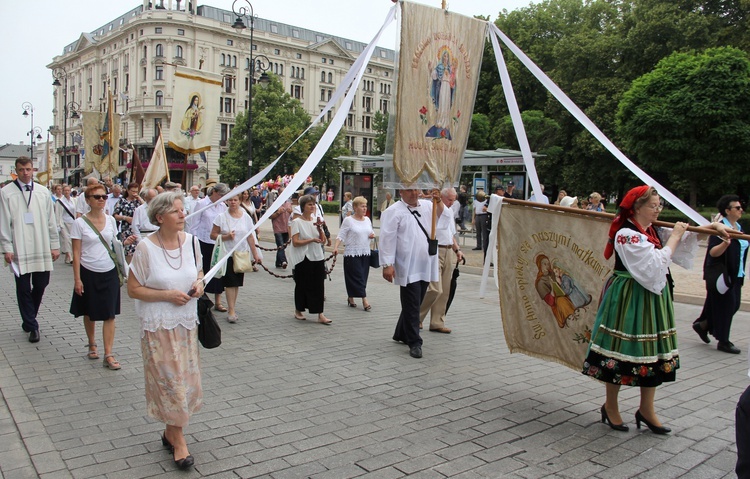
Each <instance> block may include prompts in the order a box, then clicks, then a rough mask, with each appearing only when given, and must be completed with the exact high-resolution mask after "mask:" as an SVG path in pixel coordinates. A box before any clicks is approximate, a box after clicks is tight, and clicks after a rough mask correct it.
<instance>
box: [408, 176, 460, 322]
mask: <svg viewBox="0 0 750 479" xmlns="http://www.w3.org/2000/svg"><path fill="white" fill-rule="evenodd" d="M457 197H458V194H457V193H456V190H455V189H454V188H443V190H442V191H441V192H440V198H441V199H442V202H443V205H444V206H445V207H444V208H443V214H442V216H443V217H444V218H441V221H440V222H439V224H440V226H439V227H438V228H437V232H436V234H435V237H436V238H437V240H438V254H437V256H438V258H439V261H440V279H439V280H438V281H433V282H431V283H430V286H429V287H428V288H427V293H425V296H424V299H423V300H422V306H421V307H420V310H419V329H422V323H423V322H424V318H425V317H426V316H427V313H430V331H433V332H436V333H445V334H450V332H451V330H450V329H449V328H446V327H445V315H446V309H447V308H446V307H447V305H448V295H449V294H450V287H451V280H452V279H453V267H454V266H455V264H456V261H461V258H463V257H464V254H463V253H462V252H461V249H460V248H459V247H458V242H457V241H456V237H455V235H456V222H455V221H454V219H453V210H452V209H451V207H452V206H453V204H454V203H455V202H456V198H457Z"/></svg>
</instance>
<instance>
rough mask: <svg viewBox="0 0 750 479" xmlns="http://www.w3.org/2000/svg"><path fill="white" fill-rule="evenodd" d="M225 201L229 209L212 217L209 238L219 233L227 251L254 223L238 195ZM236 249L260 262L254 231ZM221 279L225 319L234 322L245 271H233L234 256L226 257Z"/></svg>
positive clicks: (236, 318) (214, 238)
mask: <svg viewBox="0 0 750 479" xmlns="http://www.w3.org/2000/svg"><path fill="white" fill-rule="evenodd" d="M226 203H227V206H228V207H229V209H228V210H227V211H225V212H224V213H221V214H220V215H219V216H217V217H216V218H215V219H214V227H213V229H212V230H211V239H212V240H214V241H215V240H216V239H217V238H218V237H219V235H221V241H223V242H224V247H225V248H226V250H227V251H229V250H231V249H232V248H234V246H235V245H236V244H237V241H239V240H240V239H241V238H242V237H243V236H245V235H246V234H247V232H248V231H250V230H251V229H252V228H253V226H254V225H255V223H253V219H252V218H251V217H250V215H249V214H247V213H245V212H244V211H243V210H242V208H240V198H239V196H234V197H232V198H229V199H228V200H227V201H226ZM237 251H238V252H246V251H249V252H251V253H252V255H253V259H254V260H255V262H256V263H261V262H262V261H261V259H262V258H261V256H260V253H259V251H258V248H257V247H256V243H255V233H254V232H253V234H251V235H249V236H248V237H247V239H246V240H245V241H244V242H243V244H241V245H240V246H239V247H238V248H237ZM221 280H222V283H223V284H224V291H225V292H226V294H227V309H228V316H227V321H229V322H230V323H236V322H237V320H238V319H239V318H238V317H237V312H236V311H235V305H236V304H237V295H238V293H239V289H240V286H242V285H243V284H244V280H245V273H235V272H234V258H232V257H231V256H230V257H229V258H228V259H227V271H226V273H224V276H223V277H222V278H221Z"/></svg>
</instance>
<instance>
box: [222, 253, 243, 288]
mask: <svg viewBox="0 0 750 479" xmlns="http://www.w3.org/2000/svg"><path fill="white" fill-rule="evenodd" d="M221 282H222V284H223V285H224V287H225V288H239V287H240V286H242V285H243V284H244V283H245V273H235V272H234V258H232V257H231V256H230V257H229V258H228V259H227V272H226V273H224V276H222V277H221Z"/></svg>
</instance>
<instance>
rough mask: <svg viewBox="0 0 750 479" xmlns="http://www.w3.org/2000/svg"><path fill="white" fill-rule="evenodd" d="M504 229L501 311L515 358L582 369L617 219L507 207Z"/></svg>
mask: <svg viewBox="0 0 750 479" xmlns="http://www.w3.org/2000/svg"><path fill="white" fill-rule="evenodd" d="M499 216H500V218H499V220H498V221H499V223H498V226H497V231H498V232H499V237H498V247H497V254H498V263H497V264H498V268H497V271H498V273H497V274H498V277H499V280H500V311H501V314H502V320H503V331H504V333H505V341H506V343H507V345H508V349H509V350H510V352H511V353H516V352H518V353H523V354H527V355H529V356H534V357H537V358H541V359H544V360H547V361H553V362H556V363H560V364H563V365H565V366H568V367H570V368H572V369H575V370H580V369H581V366H582V365H583V360H584V357H585V356H586V350H587V347H588V343H589V340H590V339H591V328H592V326H593V324H594V319H595V318H596V311H597V308H598V307H599V300H600V295H601V290H602V287H603V286H604V283H605V281H606V279H607V278H608V277H609V276H610V274H611V273H612V268H613V265H614V259H610V260H605V259H604V246H605V245H606V242H607V232H608V231H609V225H610V221H608V220H606V219H600V218H590V217H584V216H580V215H577V214H575V213H567V212H559V211H551V210H546V209H542V208H532V207H525V206H516V205H510V204H505V205H503V206H502V208H501V209H500V215H499Z"/></svg>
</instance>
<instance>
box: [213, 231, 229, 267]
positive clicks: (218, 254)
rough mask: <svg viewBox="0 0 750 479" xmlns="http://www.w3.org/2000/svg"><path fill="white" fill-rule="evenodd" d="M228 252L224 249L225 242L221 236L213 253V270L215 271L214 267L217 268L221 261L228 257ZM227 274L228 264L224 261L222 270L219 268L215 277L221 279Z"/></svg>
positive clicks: (217, 239)
mask: <svg viewBox="0 0 750 479" xmlns="http://www.w3.org/2000/svg"><path fill="white" fill-rule="evenodd" d="M226 254H227V250H226V248H225V247H224V242H223V241H222V240H221V235H219V236H218V237H217V238H216V244H215V245H214V249H213V252H212V253H211V269H213V267H214V266H216V265H217V264H218V263H219V262H220V261H221V259H222V258H223V257H224V256H226ZM226 272H227V262H226V261H223V262H222V265H221V268H219V271H217V272H216V275H214V278H221V277H222V276H224V275H225V274H226Z"/></svg>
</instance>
